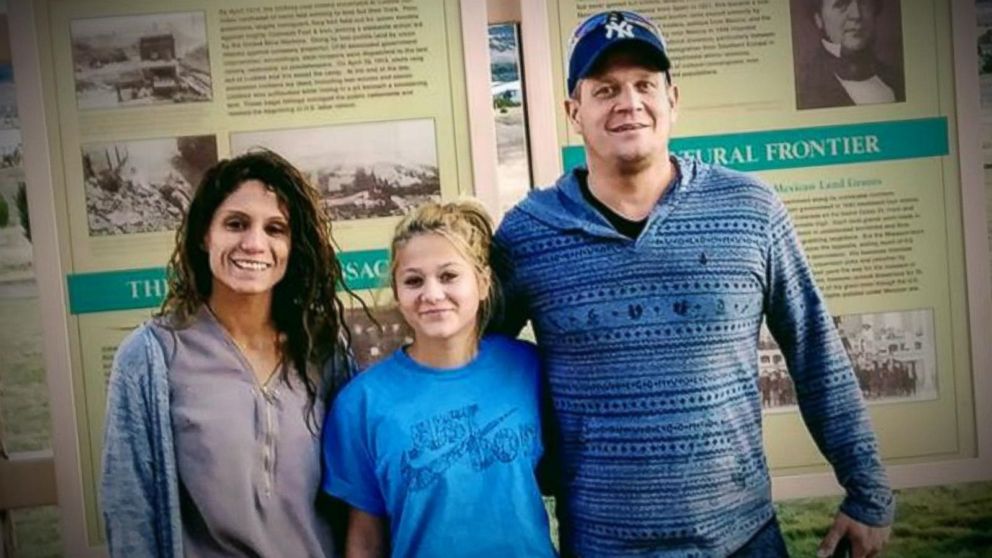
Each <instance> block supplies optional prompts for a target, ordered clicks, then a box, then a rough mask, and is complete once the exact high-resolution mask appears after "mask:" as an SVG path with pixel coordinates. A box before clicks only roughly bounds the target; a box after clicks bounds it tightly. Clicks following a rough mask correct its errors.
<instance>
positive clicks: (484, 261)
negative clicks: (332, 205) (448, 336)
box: [389, 200, 500, 336]
mask: <svg viewBox="0 0 992 558" xmlns="http://www.w3.org/2000/svg"><path fill="white" fill-rule="evenodd" d="M421 234H437V235H441V236H443V237H444V238H446V239H447V240H448V241H449V242H451V244H452V245H453V246H454V247H455V249H456V250H458V252H459V253H460V254H461V255H462V257H464V258H465V259H466V260H467V261H468V262H469V263H471V264H472V267H473V268H474V269H475V273H476V275H477V277H478V278H479V279H484V280H486V281H487V282H488V283H489V292H488V293H486V296H485V298H483V299H482V301H481V302H480V303H479V312H478V314H477V320H476V325H477V332H476V333H477V335H479V336H481V335H482V332H483V331H484V330H485V329H486V324H488V323H489V320H490V319H491V318H492V316H493V313H494V312H495V309H496V307H497V305H498V304H499V300H500V288H499V283H498V282H497V279H496V276H495V274H494V273H493V272H492V268H491V267H490V265H489V250H490V247H491V245H492V239H493V222H492V220H491V219H490V218H489V214H488V213H487V212H486V209H485V208H484V207H482V204H480V203H479V202H477V201H475V200H460V201H454V202H448V203H438V202H428V203H425V204H423V205H421V206H419V207H417V208H416V209H414V210H413V211H411V212H410V213H409V214H408V215H407V216H406V217H404V218H403V220H402V221H400V223H399V224H398V225H396V230H395V231H394V232H393V242H392V245H391V249H390V254H389V279H390V284H391V285H392V288H393V295H394V296H395V295H396V268H397V265H398V263H397V258H396V255H397V253H398V252H399V250H400V248H402V247H403V246H404V245H405V244H406V243H407V242H408V241H409V240H410V239H412V238H414V237H415V236H418V235H421Z"/></svg>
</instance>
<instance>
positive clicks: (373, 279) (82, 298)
mask: <svg viewBox="0 0 992 558" xmlns="http://www.w3.org/2000/svg"><path fill="white" fill-rule="evenodd" d="M338 259H339V261H340V262H341V271H342V273H343V274H344V280H345V284H346V285H348V288H350V289H354V290H360V289H377V288H382V287H386V286H387V285H388V284H389V251H388V250H364V251H357V252H344V253H342V254H339V255H338ZM67 281H68V288H69V311H70V312H71V313H72V314H89V313H93V312H110V311H114V310H134V309H139V308H155V307H157V306H159V305H160V304H162V299H163V298H165V293H166V291H167V290H168V281H167V280H166V278H165V268H164V267H152V268H146V269H125V270H120V271H102V272H96V273H75V274H72V275H69V276H68V277H67Z"/></svg>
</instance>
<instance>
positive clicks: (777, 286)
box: [765, 197, 895, 526]
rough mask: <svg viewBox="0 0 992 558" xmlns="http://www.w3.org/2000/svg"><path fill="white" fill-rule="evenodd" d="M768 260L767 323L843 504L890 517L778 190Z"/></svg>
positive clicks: (866, 423) (879, 520)
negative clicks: (842, 495)
mask: <svg viewBox="0 0 992 558" xmlns="http://www.w3.org/2000/svg"><path fill="white" fill-rule="evenodd" d="M766 262H767V264H766V277H765V280H766V285H765V315H766V319H767V324H768V328H769V330H770V331H771V333H772V335H774V336H775V339H776V341H777V342H778V344H779V347H780V348H781V350H782V354H783V355H784V356H785V359H786V362H787V364H788V368H789V374H790V375H791V376H792V380H793V383H794V384H795V387H796V395H797V399H798V402H799V409H800V412H801V413H802V417H803V420H804V421H805V423H806V426H807V428H808V429H809V431H810V434H811V435H812V436H813V439H814V441H815V442H816V444H817V446H818V447H819V449H820V451H821V452H822V453H823V454H824V456H826V458H827V460H828V461H830V463H831V465H832V466H833V468H834V474H835V475H836V477H837V480H838V482H840V484H841V485H842V486H843V487H844V489H845V490H846V492H847V496H846V498H845V499H844V501H843V503H842V504H841V511H843V512H844V513H845V514H847V515H849V516H850V517H852V518H853V519H855V520H857V521H859V522H861V523H865V524H867V525H873V526H881V525H889V524H891V523H892V517H893V512H894V508H895V504H894V499H893V496H892V491H891V489H890V488H889V483H888V479H887V478H886V474H885V469H884V467H883V465H882V462H881V458H880V456H879V451H878V442H877V440H876V437H875V433H874V431H873V429H872V425H871V420H870V417H869V416H868V411H867V409H866V408H865V404H864V400H863V398H862V395H861V390H860V387H859V386H858V382H857V379H856V378H855V376H854V371H853V369H852V367H851V362H850V359H849V358H848V355H847V353H846V351H845V350H844V346H843V344H842V342H841V339H840V336H839V334H838V333H837V328H836V326H835V325H834V322H833V319H832V318H831V316H830V314H829V313H828V311H827V308H826V305H825V304H824V301H823V297H822V295H821V294H820V291H819V289H817V287H816V284H815V282H814V279H813V274H812V270H811V268H810V266H809V264H808V263H807V261H806V257H805V256H804V254H803V251H802V247H801V246H800V243H799V238H798V237H797V235H796V231H795V229H794V228H793V226H792V222H791V220H790V219H789V216H788V213H787V212H786V209H785V206H784V205H783V204H782V202H781V201H780V200H779V199H778V198H777V197H776V198H775V200H774V204H773V208H772V215H771V219H770V221H769V227H768V247H767V256H766Z"/></svg>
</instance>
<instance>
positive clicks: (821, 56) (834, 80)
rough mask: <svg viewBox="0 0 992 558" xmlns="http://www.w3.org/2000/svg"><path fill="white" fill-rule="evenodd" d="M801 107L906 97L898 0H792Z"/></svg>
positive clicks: (798, 102)
mask: <svg viewBox="0 0 992 558" xmlns="http://www.w3.org/2000/svg"><path fill="white" fill-rule="evenodd" d="M791 11H792V12H791V13H792V47H793V61H794V64H795V75H796V108H797V109H799V110H804V109H816V108H832V107H844V106H853V105H874V104H883V103H899V102H903V101H905V100H906V84H905V75H904V72H903V53H902V27H901V23H902V18H901V12H900V6H899V0H791Z"/></svg>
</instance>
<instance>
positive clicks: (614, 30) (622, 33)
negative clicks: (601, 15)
mask: <svg viewBox="0 0 992 558" xmlns="http://www.w3.org/2000/svg"><path fill="white" fill-rule="evenodd" d="M606 38H607V39H633V38H634V26H633V25H631V24H630V23H629V22H627V21H625V20H624V19H623V15H621V14H619V13H617V12H613V13H611V14H610V17H609V19H608V20H607V21H606Z"/></svg>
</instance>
